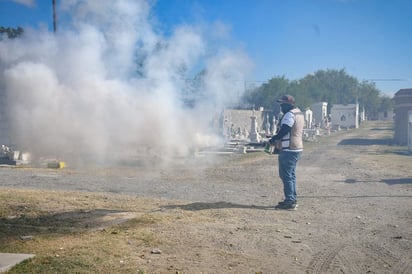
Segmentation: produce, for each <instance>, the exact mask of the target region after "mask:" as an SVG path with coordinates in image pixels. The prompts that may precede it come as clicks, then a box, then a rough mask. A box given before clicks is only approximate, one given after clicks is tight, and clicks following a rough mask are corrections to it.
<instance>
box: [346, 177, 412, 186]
mask: <svg viewBox="0 0 412 274" xmlns="http://www.w3.org/2000/svg"><path fill="white" fill-rule="evenodd" d="M340 182H344V183H347V184H356V183H373V182H380V183H385V184H388V185H405V184H412V178H397V179H382V180H380V181H373V180H357V179H346V180H344V181H340Z"/></svg>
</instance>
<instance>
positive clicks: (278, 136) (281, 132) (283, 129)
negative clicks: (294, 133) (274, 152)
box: [270, 124, 292, 143]
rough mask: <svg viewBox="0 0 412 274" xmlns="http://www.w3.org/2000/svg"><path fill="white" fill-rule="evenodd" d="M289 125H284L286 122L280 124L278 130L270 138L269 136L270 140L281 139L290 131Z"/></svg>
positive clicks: (272, 141)
mask: <svg viewBox="0 0 412 274" xmlns="http://www.w3.org/2000/svg"><path fill="white" fill-rule="evenodd" d="M291 129H292V128H291V127H290V126H288V125H286V124H282V126H281V128H280V130H279V132H278V133H277V134H276V135H274V136H273V137H272V138H270V142H271V143H274V141H275V140H281V139H282V138H283V137H284V136H285V135H286V134H288V133H289V132H290V131H291Z"/></svg>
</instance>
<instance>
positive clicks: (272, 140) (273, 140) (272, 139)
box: [269, 136, 276, 145]
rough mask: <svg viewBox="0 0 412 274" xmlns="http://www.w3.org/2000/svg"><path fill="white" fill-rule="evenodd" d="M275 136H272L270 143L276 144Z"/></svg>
mask: <svg viewBox="0 0 412 274" xmlns="http://www.w3.org/2000/svg"><path fill="white" fill-rule="evenodd" d="M274 137H275V136H273V137H272V138H270V139H269V144H271V145H274V144H275V142H276V140H275V138H274Z"/></svg>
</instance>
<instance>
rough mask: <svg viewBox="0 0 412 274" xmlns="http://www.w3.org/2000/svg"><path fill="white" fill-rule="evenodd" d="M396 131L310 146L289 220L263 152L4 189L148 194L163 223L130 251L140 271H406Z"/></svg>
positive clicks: (409, 171) (378, 125)
mask: <svg viewBox="0 0 412 274" xmlns="http://www.w3.org/2000/svg"><path fill="white" fill-rule="evenodd" d="M392 134H393V131H392V124H391V123H382V122H367V123H364V124H363V125H362V127H361V128H360V129H356V130H349V131H342V132H338V133H333V134H332V136H329V137H321V138H320V139H319V141H318V142H313V143H306V146H305V151H304V153H303V157H302V159H301V161H300V162H299V166H298V170H297V171H298V174H297V177H298V195H299V207H298V210H297V211H277V210H274V209H273V206H274V205H275V204H276V203H277V202H278V201H280V200H282V198H283V197H282V196H283V194H282V193H283V192H282V185H281V182H280V180H279V178H278V176H277V157H276V156H272V155H267V154H264V153H253V154H247V155H224V156H223V155H222V156H216V158H213V159H211V157H210V156H205V157H200V158H196V159H191V160H183V159H182V160H179V161H176V162H174V163H172V164H171V166H172V168H171V167H169V168H165V167H156V166H155V163H153V166H147V165H143V164H138V163H136V164H135V165H134V166H132V165H131V166H129V167H125V166H123V167H118V168H108V167H106V168H91V167H87V168H86V167H85V168H83V169H70V168H69V169H65V170H45V169H10V168H3V169H1V170H0V172H1V174H2V176H1V178H0V186H1V187H4V188H7V189H9V188H19V189H20V188H24V189H47V190H53V191H59V190H62V191H63V190H64V191H66V190H69V191H82V192H99V193H100V192H103V193H116V194H125V195H128V196H130V197H137V198H139V197H144V198H145V199H147V201H146V205H147V208H145V209H144V210H145V212H149V211H150V214H152V215H153V216H159V217H161V216H162V217H163V220H164V221H162V222H154V223H152V224H150V225H149V228H148V229H149V230H150V232H151V233H153V234H154V235H156V237H158V240H159V241H158V242H157V245H156V248H159V249H160V250H161V254H151V252H150V251H151V250H152V247H146V248H143V249H141V250H136V254H130V258H129V260H130V261H131V262H133V264H135V265H136V269H141V270H144V271H146V272H147V273H412V252H411V250H412V243H411V241H412V229H411V227H412V211H411V208H412V155H409V154H407V153H406V148H405V147H398V146H395V145H392V144H391V138H392ZM125 202H127V201H125ZM142 210H143V209H142ZM138 213H139V209H136V212H135V214H138ZM165 216H166V217H165ZM139 254H140V255H139ZM142 254H143V255H142Z"/></svg>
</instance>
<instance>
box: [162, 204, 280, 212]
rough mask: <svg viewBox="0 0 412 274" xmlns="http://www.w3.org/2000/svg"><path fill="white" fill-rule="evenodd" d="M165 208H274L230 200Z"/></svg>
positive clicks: (192, 209) (194, 209)
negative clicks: (234, 202)
mask: <svg viewBox="0 0 412 274" xmlns="http://www.w3.org/2000/svg"><path fill="white" fill-rule="evenodd" d="M162 208H164V209H183V210H189V211H198V210H207V209H221V208H245V209H261V210H270V209H274V207H273V206H257V205H241V204H233V203H228V202H216V203H201V202H196V203H191V204H187V205H168V206H163V207H162Z"/></svg>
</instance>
